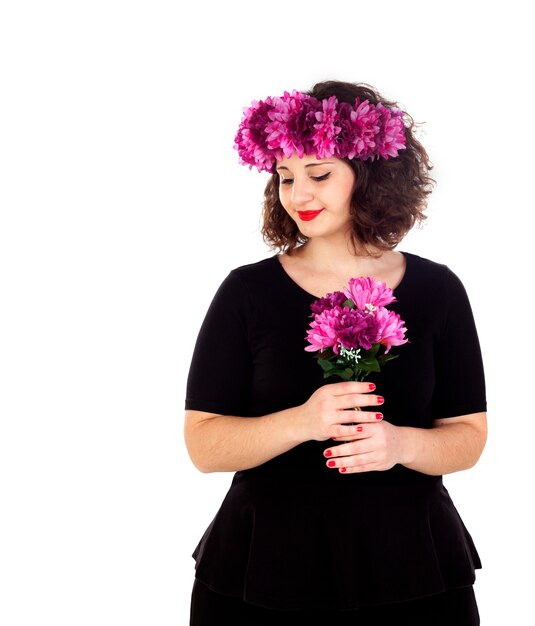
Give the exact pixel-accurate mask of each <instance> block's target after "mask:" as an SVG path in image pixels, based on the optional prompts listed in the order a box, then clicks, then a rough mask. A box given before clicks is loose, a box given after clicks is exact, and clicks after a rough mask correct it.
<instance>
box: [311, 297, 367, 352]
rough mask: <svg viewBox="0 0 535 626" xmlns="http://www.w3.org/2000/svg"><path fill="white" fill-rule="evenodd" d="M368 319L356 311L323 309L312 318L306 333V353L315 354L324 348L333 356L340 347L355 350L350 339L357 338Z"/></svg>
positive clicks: (340, 308)
mask: <svg viewBox="0 0 535 626" xmlns="http://www.w3.org/2000/svg"><path fill="white" fill-rule="evenodd" d="M366 317H368V316H367V315H366V314H365V313H363V312H362V311H359V310H358V309H350V308H349V307H340V306H335V307H333V308H332V309H325V310H324V311H322V312H321V313H319V314H317V315H315V316H314V321H313V322H311V323H310V328H309V330H308V331H307V337H306V338H307V340H308V342H309V344H310V345H309V346H307V347H306V348H305V350H306V351H307V352H316V351H317V350H324V349H325V348H332V349H333V352H334V353H335V354H338V353H339V351H340V345H343V346H344V347H345V348H355V347H358V344H355V345H351V343H352V340H351V338H352V337H355V336H357V335H358V334H359V333H360V332H362V331H363V330H364V328H365V327H366V326H367V325H368V321H367V320H366V319H365V318H366Z"/></svg>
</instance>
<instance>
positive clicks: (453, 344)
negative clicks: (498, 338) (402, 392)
mask: <svg viewBox="0 0 535 626" xmlns="http://www.w3.org/2000/svg"><path fill="white" fill-rule="evenodd" d="M445 269H446V275H445V279H444V291H443V295H444V309H445V311H444V313H445V315H444V318H443V323H442V325H441V329H440V331H439V333H438V337H437V338H436V342H435V381H436V383H435V389H434V392H433V401H432V402H433V415H434V416H435V417H436V418H437V419H439V418H446V417H455V416H457V415H469V414H470V413H480V412H484V411H486V410H487V403H486V392H485V376H484V370H483V360H482V355H481V348H480V344H479V338H478V335H477V330H476V325H475V321H474V316H473V313H472V308H471V306H470V302H469V299H468V296H467V293H466V290H465V288H464V286H463V284H462V283H461V281H460V280H459V278H458V277H457V276H456V275H455V274H454V273H453V272H452V271H451V270H450V269H448V268H445Z"/></svg>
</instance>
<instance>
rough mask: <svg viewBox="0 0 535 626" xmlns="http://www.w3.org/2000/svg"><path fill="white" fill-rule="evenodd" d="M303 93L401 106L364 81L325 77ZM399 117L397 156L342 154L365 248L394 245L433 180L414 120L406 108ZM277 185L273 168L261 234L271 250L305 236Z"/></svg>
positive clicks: (420, 210)
mask: <svg viewBox="0 0 535 626" xmlns="http://www.w3.org/2000/svg"><path fill="white" fill-rule="evenodd" d="M305 93H307V94H308V95H310V96H314V97H315V98H317V99H318V100H323V99H324V98H329V97H330V96H336V97H337V99H338V101H339V102H348V103H350V104H352V105H353V104H355V98H360V101H361V102H362V101H363V100H368V101H369V102H370V103H371V104H378V103H379V102H382V103H383V104H384V105H385V106H388V107H397V108H400V107H399V105H398V104H397V103H395V102H389V101H388V100H385V98H383V97H382V96H381V95H380V94H379V92H378V91H377V90H376V89H375V88H373V87H372V86H370V85H368V84H366V83H347V82H341V81H324V82H320V83H317V84H316V85H314V87H312V89H311V90H310V91H308V92H305ZM403 121H404V124H405V137H406V148H405V149H404V150H400V152H399V154H398V156H397V157H396V158H391V159H378V160H374V161H371V160H366V161H361V160H359V159H344V161H346V162H347V163H349V164H350V165H351V167H352V168H353V170H354V172H355V174H356V178H357V183H356V186H355V191H354V193H353V198H352V200H351V207H350V212H351V216H352V239H353V244H354V245H355V244H356V243H357V242H358V243H360V244H361V245H363V246H364V247H365V248H368V246H370V245H371V246H373V247H375V248H377V249H378V250H392V249H393V248H395V247H396V245H397V244H398V243H399V242H400V241H401V240H402V239H403V237H404V236H405V235H406V234H407V233H408V232H409V230H410V229H411V228H412V227H413V226H414V225H415V224H416V223H421V222H423V221H424V220H425V219H426V216H425V215H424V211H425V209H426V207H427V196H428V195H429V194H430V193H431V191H432V187H433V184H434V182H435V181H434V179H433V178H431V177H430V176H429V172H430V170H431V169H432V167H433V166H432V165H431V163H430V161H429V157H428V155H427V152H426V151H425V149H424V147H423V146H422V144H421V143H420V142H419V141H417V139H416V138H415V137H414V133H413V131H414V130H415V128H416V126H417V124H416V123H415V122H414V120H413V119H412V117H411V116H410V115H409V114H408V113H406V112H405V111H404V112H403ZM279 184H280V181H279V175H278V173H277V172H275V173H273V174H272V175H271V178H270V180H269V181H268V183H267V185H266V189H265V191H264V202H263V215H262V217H263V224H262V228H261V233H262V237H263V239H264V241H265V242H266V243H267V244H268V245H269V246H270V247H271V248H272V249H277V250H279V251H281V252H291V251H292V250H293V249H294V248H296V247H297V246H298V245H300V244H302V243H305V242H306V241H307V237H305V236H304V235H303V234H302V233H301V232H300V231H299V228H298V226H297V224H296V223H295V222H294V220H293V219H292V218H291V217H290V216H289V215H288V213H287V212H286V211H285V209H284V207H283V206H282V204H281V201H280V199H279Z"/></svg>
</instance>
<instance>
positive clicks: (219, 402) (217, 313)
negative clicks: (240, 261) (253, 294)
mask: <svg viewBox="0 0 535 626" xmlns="http://www.w3.org/2000/svg"><path fill="white" fill-rule="evenodd" d="M249 316H250V300H249V296H248V292H247V287H246V285H245V283H244V282H243V281H242V279H241V278H240V277H239V275H238V273H237V272H236V270H233V271H232V272H230V274H229V275H228V276H227V278H226V279H225V280H224V281H223V283H222V284H221V286H220V287H219V289H218V290H217V292H216V294H215V296H214V298H213V300H212V302H211V304H210V306H209V308H208V311H207V313H206V316H205V318H204V321H203V323H202V325H201V328H200V331H199V335H198V337H197V341H196V343H195V348H194V351H193V356H192V360H191V365H190V369H189V374H188V380H187V386H186V401H185V407H186V409H192V410H197V411H206V412H208V413H218V414H221V415H242V416H243V415H246V411H247V407H248V404H249V396H250V382H251V369H252V360H251V354H250V348H249V342H248V322H249Z"/></svg>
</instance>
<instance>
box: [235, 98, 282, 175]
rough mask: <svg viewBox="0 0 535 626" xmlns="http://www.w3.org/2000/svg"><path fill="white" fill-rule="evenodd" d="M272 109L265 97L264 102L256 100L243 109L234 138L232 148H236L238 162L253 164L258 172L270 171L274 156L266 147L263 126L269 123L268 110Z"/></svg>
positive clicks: (270, 100)
mask: <svg viewBox="0 0 535 626" xmlns="http://www.w3.org/2000/svg"><path fill="white" fill-rule="evenodd" d="M272 109H273V101H272V99H271V98H270V97H267V98H266V100H265V102H263V101H262V100H260V102H257V101H256V100H255V101H254V102H253V103H252V105H251V106H250V107H249V108H246V109H244V116H243V119H242V123H241V124H240V128H239V129H238V133H237V134H236V137H235V139H234V148H235V149H236V150H238V154H239V156H240V163H242V164H243V165H249V169H252V167H253V165H254V166H255V167H256V168H257V169H258V171H259V172H261V171H262V170H267V171H271V170H272V169H273V166H274V165H275V159H276V156H275V154H274V153H273V151H272V150H271V149H270V148H269V147H268V142H267V138H266V135H265V128H266V126H267V125H268V124H269V121H270V120H269V112H270V111H271V110H272Z"/></svg>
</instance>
